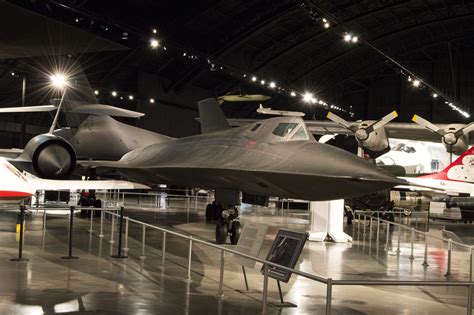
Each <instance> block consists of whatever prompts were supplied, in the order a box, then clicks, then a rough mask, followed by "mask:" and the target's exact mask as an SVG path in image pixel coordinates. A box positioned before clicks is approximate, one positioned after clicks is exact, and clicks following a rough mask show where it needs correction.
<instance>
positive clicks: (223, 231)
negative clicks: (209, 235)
mask: <svg viewBox="0 0 474 315" xmlns="http://www.w3.org/2000/svg"><path fill="white" fill-rule="evenodd" d="M227 232H228V228H227V223H225V222H218V223H217V224H216V244H225V242H226V241H227Z"/></svg>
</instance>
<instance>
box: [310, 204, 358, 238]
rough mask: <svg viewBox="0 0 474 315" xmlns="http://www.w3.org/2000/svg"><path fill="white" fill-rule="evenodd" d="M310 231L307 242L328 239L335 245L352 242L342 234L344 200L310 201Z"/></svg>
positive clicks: (347, 236)
mask: <svg viewBox="0 0 474 315" xmlns="http://www.w3.org/2000/svg"><path fill="white" fill-rule="evenodd" d="M309 208H310V211H311V230H310V232H309V233H310V235H309V240H310V241H314V242H323V241H325V240H326V239H328V237H329V238H330V239H331V240H332V241H333V242H337V243H343V242H352V237H350V236H349V235H347V234H346V233H344V231H343V227H344V200H342V199H340V200H331V201H311V202H310V205H309Z"/></svg>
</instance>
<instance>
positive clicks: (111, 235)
mask: <svg viewBox="0 0 474 315" xmlns="http://www.w3.org/2000/svg"><path fill="white" fill-rule="evenodd" d="M111 216H112V226H111V227H110V241H109V243H110V244H113V243H115V241H114V234H115V215H114V214H113V213H112V214H111Z"/></svg>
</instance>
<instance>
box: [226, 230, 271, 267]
mask: <svg viewBox="0 0 474 315" xmlns="http://www.w3.org/2000/svg"><path fill="white" fill-rule="evenodd" d="M267 229H268V226H267V225H265V224H262V223H255V222H246V223H245V224H244V228H243V229H242V234H240V239H239V242H238V243H237V246H236V248H235V250H236V251H238V252H241V253H243V254H246V255H249V256H253V257H258V255H259V254H260V249H261V248H262V245H263V241H264V240H265V235H266V234H267ZM233 262H235V263H236V264H239V265H242V266H245V267H247V268H254V267H255V260H252V259H248V258H244V257H242V256H239V255H234V258H233Z"/></svg>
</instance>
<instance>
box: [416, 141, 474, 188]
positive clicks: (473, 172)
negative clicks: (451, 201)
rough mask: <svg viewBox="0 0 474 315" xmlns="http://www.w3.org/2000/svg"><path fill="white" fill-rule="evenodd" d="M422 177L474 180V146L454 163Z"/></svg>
mask: <svg viewBox="0 0 474 315" xmlns="http://www.w3.org/2000/svg"><path fill="white" fill-rule="evenodd" d="M421 177H422V178H432V179H442V180H453V181H462V182H470V183H473V182H474V147H472V148H470V149H468V150H467V151H466V152H464V153H463V154H462V155H461V156H459V157H458V158H457V159H456V160H455V161H454V162H453V163H451V164H449V165H448V166H447V167H446V168H445V169H444V170H442V171H441V172H439V173H435V174H430V175H425V176H421Z"/></svg>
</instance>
